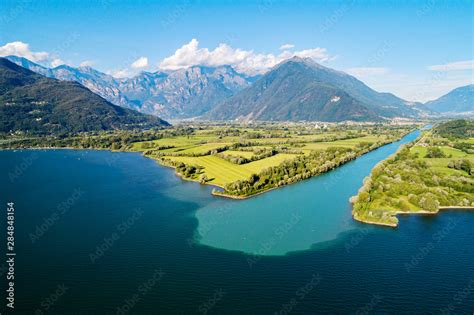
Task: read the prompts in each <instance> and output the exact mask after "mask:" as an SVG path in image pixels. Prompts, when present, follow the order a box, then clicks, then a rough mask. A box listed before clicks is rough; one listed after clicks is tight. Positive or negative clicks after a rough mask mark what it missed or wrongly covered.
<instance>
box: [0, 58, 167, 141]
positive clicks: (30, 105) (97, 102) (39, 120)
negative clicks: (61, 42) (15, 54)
mask: <svg viewBox="0 0 474 315" xmlns="http://www.w3.org/2000/svg"><path fill="white" fill-rule="evenodd" d="M40 67H41V66H40ZM40 70H41V69H40ZM167 125H169V124H168V123H167V122H165V121H164V120H161V119H160V118H158V117H154V116H150V115H144V114H141V113H138V112H135V111H133V110H130V109H125V108H122V107H119V106H116V105H113V104H111V103H109V102H108V101H106V100H105V99H103V98H102V97H100V96H98V95H96V94H94V93H92V92H91V91H90V90H89V89H87V88H86V87H84V86H82V85H80V84H79V83H76V82H64V81H58V80H56V79H51V78H48V77H45V76H43V75H40V74H37V73H35V72H32V71H30V70H28V69H26V68H23V67H20V66H18V65H17V64H15V63H13V62H11V61H9V60H7V59H5V58H0V131H1V132H10V131H28V132H31V133H46V134H50V133H56V132H82V131H93V130H110V129H130V128H149V127H155V126H167Z"/></svg>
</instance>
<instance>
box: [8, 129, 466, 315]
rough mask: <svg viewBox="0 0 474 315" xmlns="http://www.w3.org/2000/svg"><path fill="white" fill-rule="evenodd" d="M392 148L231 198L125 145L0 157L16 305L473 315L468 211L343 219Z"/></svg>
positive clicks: (39, 309) (44, 309)
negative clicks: (377, 221)
mask: <svg viewBox="0 0 474 315" xmlns="http://www.w3.org/2000/svg"><path fill="white" fill-rule="evenodd" d="M416 136H417V133H414V134H411V135H409V136H407V137H406V138H405V139H404V140H403V141H402V142H401V143H403V142H407V141H410V140H412V139H414V138H415V137H416ZM399 145H400V143H394V144H391V145H388V146H384V147H382V148H380V149H378V150H376V151H373V152H371V153H368V154H367V155H365V156H363V157H360V158H358V159H357V160H355V161H352V162H350V163H348V164H346V165H344V166H342V167H341V168H339V169H337V170H334V171H332V172H329V173H327V174H325V175H322V176H319V177H316V178H312V179H309V180H306V181H303V182H300V183H297V184H294V185H291V186H287V187H284V188H281V189H277V190H274V191H271V192H268V193H266V194H263V195H260V196H257V197H254V198H250V199H248V200H243V201H236V200H228V199H222V198H218V197H213V196H211V195H210V191H211V188H210V187H209V186H202V185H199V184H197V183H194V182H186V181H183V180H181V179H180V178H178V177H177V176H175V175H174V171H173V170H172V169H169V168H164V167H161V166H159V165H157V164H156V163H155V162H154V161H153V160H151V159H148V158H145V157H142V156H141V155H139V154H135V153H111V152H108V151H74V150H21V151H1V152H0V176H2V177H1V179H0V201H1V203H2V204H4V205H5V206H4V207H5V208H6V203H7V202H14V203H15V216H16V217H15V235H16V240H15V251H16V265H15V292H16V295H15V296H16V301H15V311H17V312H26V313H32V312H35V311H36V314H43V313H48V314H49V313H53V314H54V313H58V314H64V313H72V312H74V313H80V314H82V313H106V314H125V313H129V314H133V313H140V314H150V313H152V314H156V313H181V314H182V313H186V314H188V313H198V314H199V313H200V314H213V313H215V314H237V313H238V314H242V313H263V314H275V313H276V314H288V313H296V314H301V313H353V314H354V313H355V314H364V313H397V314H399V313H407V312H412V313H448V312H451V313H455V314H472V312H473V311H474V246H473V242H472V240H473V239H474V229H473V226H474V215H473V214H472V212H468V211H444V212H442V213H441V214H439V215H437V216H430V217H427V216H402V217H400V223H399V227H398V228H397V229H392V228H384V227H375V226H369V225H365V224H361V223H357V222H355V221H353V220H352V219H351V214H350V205H349V203H348V198H349V197H350V196H352V195H354V194H355V193H356V192H357V190H358V188H359V187H360V185H361V184H362V180H363V178H364V177H365V176H367V175H368V174H369V172H370V169H371V168H372V167H373V166H374V165H375V164H376V163H377V162H379V161H380V160H381V159H384V158H386V157H387V156H388V155H390V154H392V153H393V152H395V150H396V149H397V147H398V146H399ZM4 214H5V215H6V211H5V212H4ZM2 228H3V229H4V231H5V230H6V223H5V219H3V220H2ZM3 233H5V232H3ZM4 235H5V234H4ZM1 249H2V254H3V253H4V252H5V247H4V246H2V247H1ZM3 257H5V255H3ZM5 269H6V264H5V260H3V261H2V262H0V273H1V274H2V277H3V278H4V279H5V273H6V270H5ZM1 283H2V286H3V287H2V289H3V292H5V291H4V290H5V289H6V281H5V280H4V281H2V282H1ZM4 294H5V293H4ZM3 301H5V299H3ZM5 304H6V303H5V302H4V303H3V304H2V305H1V307H2V309H3V310H4V309H5Z"/></svg>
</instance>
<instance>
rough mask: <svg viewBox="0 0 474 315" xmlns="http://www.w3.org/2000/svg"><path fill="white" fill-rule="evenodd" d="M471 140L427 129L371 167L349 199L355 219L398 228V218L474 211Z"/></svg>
mask: <svg viewBox="0 0 474 315" xmlns="http://www.w3.org/2000/svg"><path fill="white" fill-rule="evenodd" d="M443 125H444V124H443ZM443 125H441V126H443ZM473 140H474V139H473V138H465V137H464V136H463V135H462V137H452V136H451V137H449V138H448V137H443V136H442V135H440V134H438V133H437V131H436V129H435V130H434V131H425V132H424V134H423V136H422V137H421V138H418V139H416V140H414V141H413V142H411V143H409V144H407V145H405V146H403V147H401V148H400V149H399V150H398V151H397V152H396V153H395V154H393V155H392V156H390V157H388V158H387V159H386V160H384V161H381V162H380V163H378V164H377V165H376V166H375V167H374V168H373V170H372V172H371V174H370V176H368V177H367V178H366V179H365V180H364V184H363V185H362V187H361V188H360V189H359V192H358V194H357V195H356V196H353V197H351V198H350V202H351V203H352V204H353V210H352V215H353V218H354V219H355V220H357V221H359V222H364V223H368V224H375V225H382V226H390V227H397V226H398V218H397V215H410V214H420V215H436V214H437V213H439V211H440V210H445V209H469V210H470V209H474V190H473V187H474V177H473V175H472V173H471V165H472V163H474V154H472V153H470V152H472V151H471V149H470V148H472V144H470V143H472V141H473ZM463 150H464V151H463Z"/></svg>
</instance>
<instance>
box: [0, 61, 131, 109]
mask: <svg viewBox="0 0 474 315" xmlns="http://www.w3.org/2000/svg"><path fill="white" fill-rule="evenodd" d="M6 58H7V59H8V60H10V61H12V62H14V63H16V64H17V65H19V66H22V67H23V68H26V69H28V70H31V71H33V72H36V73H39V74H41V75H44V76H47V77H48V78H54V79H58V80H61V81H75V82H78V83H80V84H81V85H83V86H85V87H87V88H88V89H89V90H91V91H92V92H94V93H96V94H98V95H100V96H102V97H103V98H105V99H106V100H108V101H109V102H111V103H112V104H115V105H120V106H122V107H126V108H131V109H135V110H139V108H137V106H135V105H134V104H133V103H131V102H130V101H129V100H128V99H127V98H126V97H125V96H124V95H123V94H122V92H121V91H120V90H119V89H118V85H119V82H118V80H117V79H115V78H114V77H112V76H110V75H108V74H105V73H102V72H100V71H97V70H94V69H92V68H91V67H79V68H73V67H69V66H66V65H60V66H58V67H55V68H51V69H50V68H46V67H43V66H41V65H39V64H36V63H34V62H32V61H30V60H28V59H26V58H22V57H17V56H8V57H6Z"/></svg>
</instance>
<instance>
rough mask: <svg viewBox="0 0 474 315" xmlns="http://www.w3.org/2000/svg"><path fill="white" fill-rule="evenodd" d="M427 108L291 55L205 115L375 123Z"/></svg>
mask: <svg viewBox="0 0 474 315" xmlns="http://www.w3.org/2000/svg"><path fill="white" fill-rule="evenodd" d="M425 111H426V110H425V109H424V108H423V105H422V104H421V103H410V102H407V101H405V100H403V99H400V98H398V97H396V96H395V95H393V94H390V93H379V92H376V91H374V90H373V89H371V88H369V87H368V86H367V85H365V84H364V83H362V82H361V81H359V80H357V79H356V78H355V77H353V76H351V75H348V74H346V73H344V72H341V71H336V70H333V69H330V68H327V67H324V66H322V65H320V64H318V63H316V62H314V61H313V60H312V59H310V58H299V57H293V58H291V59H288V60H285V61H283V62H282V63H280V64H278V65H277V66H275V67H274V68H273V69H272V70H271V71H269V72H268V73H266V74H265V75H264V76H263V77H261V78H259V79H258V80H257V81H256V82H255V83H254V84H252V85H251V86H250V87H248V88H246V89H244V90H242V91H240V92H239V93H237V94H236V95H234V96H232V97H230V98H228V99H227V100H224V101H223V102H221V103H220V104H218V105H217V106H216V107H215V108H214V109H213V110H211V111H210V112H209V113H208V114H207V115H206V116H205V117H207V118H208V119H214V120H215V119H217V120H220V119H223V120H227V119H238V120H277V121H278V120H323V121H342V120H356V121H367V120H368V121H374V120H382V119H384V118H393V117H409V118H415V117H419V116H420V114H422V113H424V112H425Z"/></svg>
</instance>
